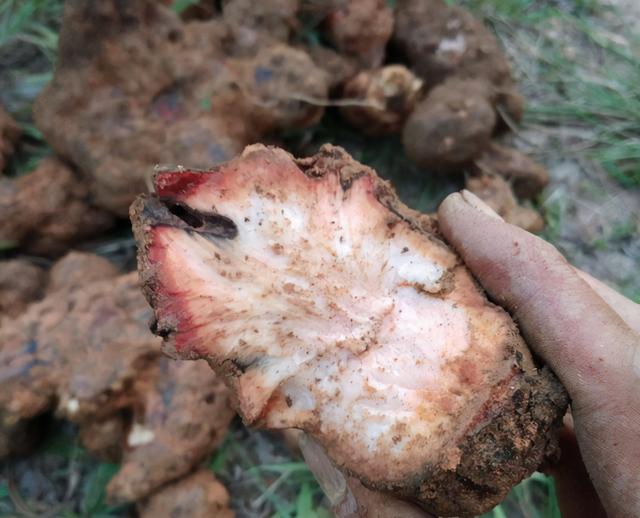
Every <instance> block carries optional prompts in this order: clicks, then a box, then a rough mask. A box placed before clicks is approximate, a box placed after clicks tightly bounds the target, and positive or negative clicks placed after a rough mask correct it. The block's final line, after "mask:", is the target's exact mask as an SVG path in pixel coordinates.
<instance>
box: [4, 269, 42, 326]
mask: <svg viewBox="0 0 640 518" xmlns="http://www.w3.org/2000/svg"><path fill="white" fill-rule="evenodd" d="M46 279H47V274H46V272H45V271H44V269H43V268H41V267H40V266H38V265H36V264H34V263H32V262H31V261H29V260H27V259H12V260H9V261H0V318H2V317H15V316H17V315H19V314H20V313H22V312H23V311H24V309H25V308H26V307H27V306H28V305H29V304H30V303H31V302H34V301H36V300H38V299H39V298H40V297H41V296H42V294H43V293H44V287H45V284H46Z"/></svg>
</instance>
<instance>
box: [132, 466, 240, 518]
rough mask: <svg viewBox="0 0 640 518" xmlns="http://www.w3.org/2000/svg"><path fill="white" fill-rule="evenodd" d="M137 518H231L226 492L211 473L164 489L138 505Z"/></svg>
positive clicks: (232, 514) (194, 474)
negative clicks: (138, 517)
mask: <svg viewBox="0 0 640 518" xmlns="http://www.w3.org/2000/svg"><path fill="white" fill-rule="evenodd" d="M138 513H139V516H140V518H213V517H215V518H233V516H234V512H233V511H232V510H231V509H230V508H229V493H228V492H227V490H226V489H225V487H224V486H223V485H222V484H221V483H220V482H218V481H217V480H216V477H215V476H214V475H213V473H211V472H210V471H205V470H199V471H196V472H195V473H193V474H191V475H188V476H186V477H184V478H182V479H180V480H179V481H177V482H173V483H171V484H167V485H166V486H163V487H162V488H161V489H160V490H159V491H157V492H156V493H154V494H153V495H151V496H150V497H149V498H148V499H147V500H145V501H144V502H141V503H140V504H138Z"/></svg>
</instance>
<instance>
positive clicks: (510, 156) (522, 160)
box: [475, 142, 549, 199]
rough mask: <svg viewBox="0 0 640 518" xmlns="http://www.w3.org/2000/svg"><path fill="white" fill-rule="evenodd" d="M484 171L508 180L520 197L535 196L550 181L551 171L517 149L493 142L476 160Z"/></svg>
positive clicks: (528, 197)
mask: <svg viewBox="0 0 640 518" xmlns="http://www.w3.org/2000/svg"><path fill="white" fill-rule="evenodd" d="M475 165H476V168H477V169H478V170H480V171H481V172H483V173H489V174H498V175H500V176H502V177H503V178H504V179H506V180H508V181H509V183H510V184H511V186H512V187H513V192H514V193H515V194H516V196H518V197H519V198H523V199H531V198H535V197H536V196H537V195H538V194H540V192H541V191H542V189H544V188H545V187H546V186H547V184H548V183H549V172H548V171H547V170H546V169H545V168H544V167H542V166H541V165H540V164H538V163H536V162H534V161H533V160H532V159H531V158H529V157H528V156H527V155H525V154H524V153H522V152H520V151H518V150H517V149H512V148H508V147H505V146H501V145H500V144H496V143H495V142H492V143H491V145H490V146H489V147H488V148H487V149H485V151H484V152H483V153H482V155H480V157H478V158H477V159H476V161H475Z"/></svg>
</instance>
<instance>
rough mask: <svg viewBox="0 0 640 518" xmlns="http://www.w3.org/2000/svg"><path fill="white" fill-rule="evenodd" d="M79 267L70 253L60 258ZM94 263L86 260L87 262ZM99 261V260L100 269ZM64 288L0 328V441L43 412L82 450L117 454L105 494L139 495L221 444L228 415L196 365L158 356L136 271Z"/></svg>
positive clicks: (223, 399)
mask: <svg viewBox="0 0 640 518" xmlns="http://www.w3.org/2000/svg"><path fill="white" fill-rule="evenodd" d="M74 262H75V264H79V263H83V262H84V263H85V264H86V263H87V261H86V258H83V261H80V260H79V258H78V256H74V255H71V256H70V257H67V258H65V259H63V260H62V261H61V266H60V267H59V268H57V266H54V268H53V269H54V270H56V268H57V270H58V271H57V272H56V274H57V275H60V274H61V272H63V271H66V268H68V266H69V264H71V263H74ZM97 262H98V261H94V264H96V263H97ZM103 266H104V265H103ZM102 271H103V277H105V278H106V279H105V280H99V281H94V282H88V283H85V284H77V283H76V281H77V279H74V278H73V276H71V277H70V278H69V283H68V285H66V286H65V285H63V283H62V281H59V282H57V289H56V290H55V291H54V292H53V293H51V294H49V295H47V296H46V297H45V298H44V299H43V300H42V301H40V302H37V303H34V304H31V305H30V306H29V307H28V308H27V310H26V311H25V312H24V313H22V315H20V316H19V317H18V318H16V319H13V320H11V321H10V320H8V319H5V320H3V321H2V325H1V326H0V379H1V380H2V384H1V388H2V390H1V391H0V416H1V417H2V420H1V422H0V444H4V445H6V448H5V451H2V452H0V453H2V454H3V455H8V454H11V453H12V449H13V448H17V447H18V446H19V444H18V445H16V444H15V443H16V441H15V437H16V435H17V431H21V432H22V431H24V430H28V429H29V427H30V423H33V422H34V421H33V420H34V419H35V418H37V417H38V416H39V415H42V414H43V413H45V412H47V411H54V412H55V414H56V415H57V416H58V417H60V418H64V419H67V420H69V421H71V422H73V423H77V424H78V425H79V426H80V436H81V437H82V438H83V439H84V440H86V441H87V442H86V444H85V446H86V447H87V448H88V449H89V450H90V451H92V452H94V453H96V454H98V455H100V456H101V457H103V458H109V459H118V458H119V459H121V461H122V467H121V469H120V471H119V472H118V473H117V474H116V476H115V477H114V479H113V480H112V482H111V486H110V488H109V494H110V497H111V498H113V499H114V500H119V501H123V500H129V499H131V500H133V499H138V498H141V497H143V496H145V495H147V494H148V493H150V492H151V491H153V490H154V489H156V488H157V487H160V486H161V485H162V484H164V483H166V482H168V481H170V480H173V479H175V478H178V477H180V476H182V475H184V474H185V473H187V472H189V471H190V470H191V469H192V468H193V467H194V466H195V465H196V464H198V463H199V462H200V461H202V460H203V459H204V458H205V457H206V455H208V454H209V453H210V452H211V451H213V450H214V449H215V447H216V446H217V445H218V444H219V443H220V442H221V440H222V438H223V436H224V433H225V431H226V428H227V426H228V424H229V422H230V420H231V417H232V415H233V412H232V411H231V409H230V408H229V406H228V392H227V389H226V388H225V387H224V384H223V383H222V382H221V381H220V380H219V379H217V378H216V377H215V376H212V374H211V371H210V369H209V368H208V367H207V365H206V364H203V363H200V362H188V363H177V362H174V361H172V360H170V359H168V358H163V357H161V356H160V354H159V352H158V347H159V343H158V339H157V338H156V337H154V336H153V335H152V334H151V333H150V332H149V329H148V326H147V323H148V321H149V319H150V316H151V312H150V310H149V308H148V306H147V304H146V303H145V301H144V298H143V297H142V295H141V294H140V290H139V288H138V279H137V275H136V274H127V275H120V276H118V277H113V272H112V271H110V270H109V269H108V268H103V269H102Z"/></svg>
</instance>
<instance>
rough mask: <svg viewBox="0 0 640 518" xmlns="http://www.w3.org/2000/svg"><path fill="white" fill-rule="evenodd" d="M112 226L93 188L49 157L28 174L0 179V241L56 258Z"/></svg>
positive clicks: (110, 217)
mask: <svg viewBox="0 0 640 518" xmlns="http://www.w3.org/2000/svg"><path fill="white" fill-rule="evenodd" d="M112 224H113V216H111V214H109V213H108V212H106V211H105V210H103V209H101V208H99V207H96V205H95V204H94V200H93V197H92V196H91V194H90V192H89V186H88V185H87V183H86V182H85V181H83V180H82V179H81V178H80V177H79V175H77V174H76V172H75V171H73V170H72V169H71V168H70V167H69V166H68V165H67V164H65V163H63V162H62V161H60V160H58V159H57V158H45V159H44V160H42V161H41V162H40V163H39V164H38V166H37V167H36V169H35V170H34V171H32V172H31V173H29V174H26V175H23V176H19V177H16V178H6V177H5V178H0V241H6V242H9V243H11V245H12V246H17V247H19V248H20V249H21V250H24V251H27V252H30V253H34V254H40V255H46V256H57V255H60V254H62V253H64V252H65V251H66V250H67V249H68V248H69V246H71V245H73V244H74V243H78V242H79V241H82V240H84V239H87V238H90V237H93V236H95V235H96V234H97V233H99V232H102V231H104V230H106V229H108V228H109V227H111V226H112Z"/></svg>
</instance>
